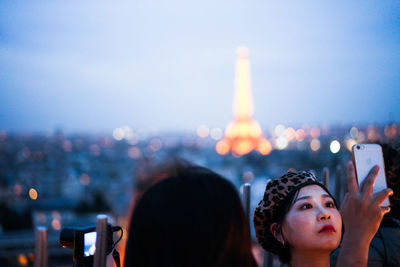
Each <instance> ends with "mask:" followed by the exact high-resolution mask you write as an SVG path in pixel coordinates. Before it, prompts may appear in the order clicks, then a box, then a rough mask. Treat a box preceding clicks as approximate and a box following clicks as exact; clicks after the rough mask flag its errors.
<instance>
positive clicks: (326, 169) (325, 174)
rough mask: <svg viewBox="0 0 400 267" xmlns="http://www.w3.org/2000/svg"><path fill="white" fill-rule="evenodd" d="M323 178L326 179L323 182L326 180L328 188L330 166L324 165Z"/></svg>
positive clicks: (325, 183)
mask: <svg viewBox="0 0 400 267" xmlns="http://www.w3.org/2000/svg"><path fill="white" fill-rule="evenodd" d="M322 179H324V180H323V182H324V185H325V186H326V188H328V189H329V169H328V167H324V168H323V169H322Z"/></svg>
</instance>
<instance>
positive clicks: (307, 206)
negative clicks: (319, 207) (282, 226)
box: [300, 204, 312, 210]
mask: <svg viewBox="0 0 400 267" xmlns="http://www.w3.org/2000/svg"><path fill="white" fill-rule="evenodd" d="M311 208H312V205H311V204H304V205H301V206H300V209H301V210H306V209H311Z"/></svg>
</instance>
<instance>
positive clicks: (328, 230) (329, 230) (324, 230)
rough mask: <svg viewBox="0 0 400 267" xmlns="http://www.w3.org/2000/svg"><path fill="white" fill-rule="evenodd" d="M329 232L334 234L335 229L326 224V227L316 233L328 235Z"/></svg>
mask: <svg viewBox="0 0 400 267" xmlns="http://www.w3.org/2000/svg"><path fill="white" fill-rule="evenodd" d="M330 232H336V230H335V227H333V226H332V225H330V224H328V225H324V226H323V227H322V228H321V229H320V230H319V232H318V233H330Z"/></svg>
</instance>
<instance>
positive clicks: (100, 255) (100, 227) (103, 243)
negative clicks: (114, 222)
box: [93, 214, 108, 267]
mask: <svg viewBox="0 0 400 267" xmlns="http://www.w3.org/2000/svg"><path fill="white" fill-rule="evenodd" d="M107 219H108V217H107V215H104V214H100V215H97V222H96V233H97V237H96V252H95V254H94V264H93V266H94V267H106V249H107Z"/></svg>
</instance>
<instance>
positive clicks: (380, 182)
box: [353, 144, 389, 206]
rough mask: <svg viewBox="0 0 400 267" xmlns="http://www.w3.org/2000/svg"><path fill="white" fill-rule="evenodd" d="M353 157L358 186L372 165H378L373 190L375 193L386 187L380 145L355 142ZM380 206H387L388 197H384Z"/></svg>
mask: <svg viewBox="0 0 400 267" xmlns="http://www.w3.org/2000/svg"><path fill="white" fill-rule="evenodd" d="M353 158H354V163H355V167H356V173H357V179H358V185H359V186H360V185H361V183H362V181H363V180H364V179H365V178H366V177H367V175H368V173H369V171H370V170H371V169H372V167H374V166H375V165H378V166H379V173H378V177H377V178H376V181H375V184H374V189H373V192H374V193H375V192H378V191H381V190H383V189H386V188H387V184H386V176H385V165H384V161H383V153H382V148H381V146H380V145H378V144H356V145H354V146H353ZM381 206H389V199H388V198H386V199H385V200H384V202H383V203H382V205H381Z"/></svg>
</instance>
